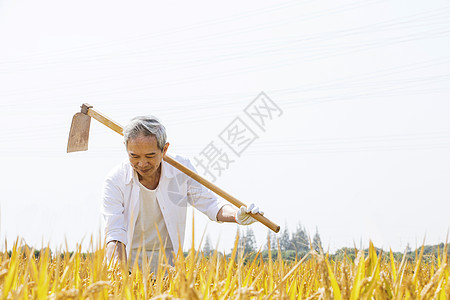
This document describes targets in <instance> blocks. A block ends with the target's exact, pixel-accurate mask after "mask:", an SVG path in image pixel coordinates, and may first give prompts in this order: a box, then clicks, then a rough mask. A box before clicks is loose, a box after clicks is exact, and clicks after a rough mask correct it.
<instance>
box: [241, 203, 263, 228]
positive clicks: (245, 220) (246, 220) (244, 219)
mask: <svg viewBox="0 0 450 300" xmlns="http://www.w3.org/2000/svg"><path fill="white" fill-rule="evenodd" d="M249 213H252V214H257V213H260V214H261V215H264V212H262V211H259V207H258V206H256V205H255V204H254V203H252V204H250V205H249V206H247V207H245V206H241V208H240V209H239V210H238V211H237V213H236V216H234V219H235V220H236V223H238V224H239V225H250V224H252V223H255V222H256V219H255V218H253V217H252V216H251V215H250V214H249Z"/></svg>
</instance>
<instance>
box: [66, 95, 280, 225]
mask: <svg viewBox="0 0 450 300" xmlns="http://www.w3.org/2000/svg"><path fill="white" fill-rule="evenodd" d="M91 117H92V118H94V119H96V120H97V121H99V122H100V123H102V124H104V125H106V126H107V127H109V128H111V129H112V130H114V131H115V132H117V133H119V134H121V135H123V133H122V126H120V125H119V124H118V123H116V122H114V121H113V120H111V119H110V118H108V117H106V116H105V115H103V114H101V113H100V112H99V111H97V110H95V109H94V108H93V106H92V105H89V104H87V103H84V104H83V105H82V106H81V112H78V113H76V114H75V115H74V116H73V119H72V125H71V127H70V133H69V142H68V144H67V152H68V153H69V152H76V151H86V150H87V149H88V141H89V128H90V125H91ZM164 161H166V162H167V163H169V164H171V165H172V166H174V167H175V168H177V169H178V170H180V171H181V172H183V173H185V174H186V175H188V176H190V177H191V178H193V179H194V180H196V181H197V182H199V183H200V184H202V185H204V186H205V187H207V188H208V189H210V190H211V191H213V192H214V193H216V194H217V195H219V196H220V197H222V198H224V199H225V200H227V201H228V202H230V203H231V204H233V205H234V206H236V207H238V208H239V207H241V206H246V205H245V204H244V203H242V202H241V201H239V200H238V199H236V198H234V197H233V196H231V195H230V194H228V193H227V192H225V191H224V190H222V189H221V188H219V187H218V186H216V185H215V184H213V183H211V182H210V181H208V180H206V179H205V178H203V177H202V176H200V175H198V174H197V173H195V172H194V171H192V170H191V169H189V168H187V167H186V166H184V165H182V164H180V163H179V162H177V161H176V160H174V159H173V158H172V157H170V156H168V155H165V156H164ZM252 217H254V218H255V219H256V220H258V221H259V222H261V223H262V224H264V225H266V226H267V227H268V228H269V229H271V230H273V231H274V232H279V231H280V226H279V225H277V224H275V223H274V222H272V221H270V220H269V219H267V218H266V217H265V216H263V215H261V214H260V213H257V214H252Z"/></svg>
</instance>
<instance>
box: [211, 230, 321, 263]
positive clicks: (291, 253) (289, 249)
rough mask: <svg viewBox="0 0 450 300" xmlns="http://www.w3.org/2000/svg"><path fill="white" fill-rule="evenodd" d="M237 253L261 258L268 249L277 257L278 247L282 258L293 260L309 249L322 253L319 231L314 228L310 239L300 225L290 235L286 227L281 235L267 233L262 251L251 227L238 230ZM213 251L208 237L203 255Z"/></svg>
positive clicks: (266, 253)
mask: <svg viewBox="0 0 450 300" xmlns="http://www.w3.org/2000/svg"><path fill="white" fill-rule="evenodd" d="M237 234H239V243H238V251H239V252H243V253H244V255H249V254H252V253H256V252H257V251H260V250H261V251H262V254H263V257H264V256H265V255H266V256H267V255H268V250H269V249H270V250H271V252H272V255H277V252H278V247H279V248H280V250H281V252H282V254H283V256H284V257H283V258H287V259H295V257H301V256H303V255H305V254H306V253H308V252H309V251H310V250H311V249H314V250H315V251H317V252H320V251H322V242H321V240H320V235H319V231H318V230H317V228H316V233H315V234H314V236H313V237H312V238H311V237H310V236H309V235H308V234H307V231H306V229H305V228H304V227H302V226H301V225H300V224H298V225H297V227H296V229H295V230H294V231H293V232H292V233H290V232H289V229H288V228H287V226H285V227H284V230H283V231H282V232H281V233H278V234H275V233H273V232H272V231H268V234H267V240H266V242H265V244H264V246H263V249H258V245H257V242H256V237H255V234H254V232H253V229H252V228H251V227H247V228H246V229H245V230H240V231H239V232H238V233H237ZM213 251H214V248H213V246H212V244H211V239H210V238H209V236H207V237H206V240H205V244H204V246H203V253H204V254H206V255H210V254H211V253H212V252H213Z"/></svg>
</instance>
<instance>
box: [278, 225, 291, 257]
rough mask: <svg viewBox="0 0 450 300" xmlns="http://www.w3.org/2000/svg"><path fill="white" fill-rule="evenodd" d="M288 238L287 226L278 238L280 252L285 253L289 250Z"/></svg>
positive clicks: (289, 241)
mask: <svg viewBox="0 0 450 300" xmlns="http://www.w3.org/2000/svg"><path fill="white" fill-rule="evenodd" d="M290 243H291V240H290V237H289V230H288V228H287V225H285V227H284V230H283V232H282V233H281V236H280V247H281V250H282V251H287V250H289V247H290Z"/></svg>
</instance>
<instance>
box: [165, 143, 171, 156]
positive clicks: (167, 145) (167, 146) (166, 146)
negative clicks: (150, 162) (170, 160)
mask: <svg viewBox="0 0 450 300" xmlns="http://www.w3.org/2000/svg"><path fill="white" fill-rule="evenodd" d="M169 145H170V144H169V143H166V144H165V145H164V148H163V157H164V156H165V155H166V152H167V149H169Z"/></svg>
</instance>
